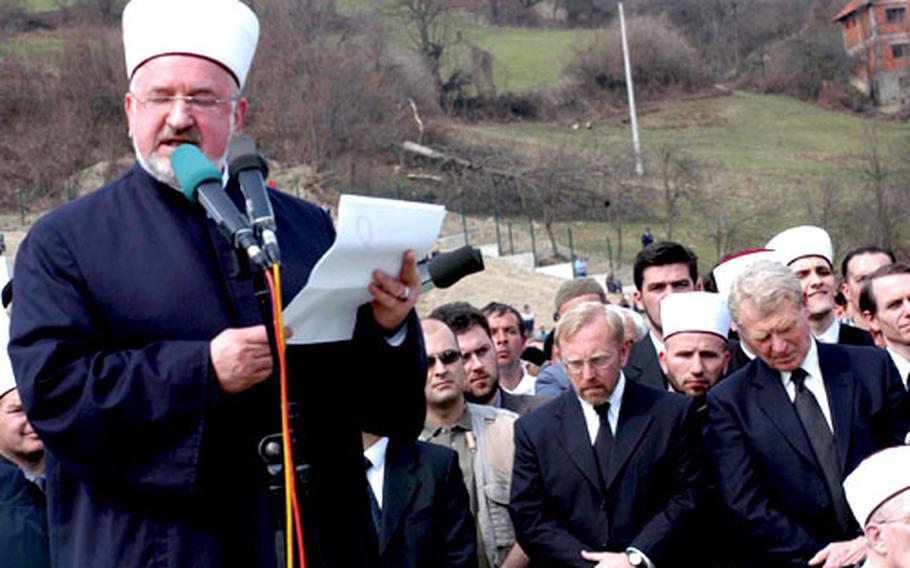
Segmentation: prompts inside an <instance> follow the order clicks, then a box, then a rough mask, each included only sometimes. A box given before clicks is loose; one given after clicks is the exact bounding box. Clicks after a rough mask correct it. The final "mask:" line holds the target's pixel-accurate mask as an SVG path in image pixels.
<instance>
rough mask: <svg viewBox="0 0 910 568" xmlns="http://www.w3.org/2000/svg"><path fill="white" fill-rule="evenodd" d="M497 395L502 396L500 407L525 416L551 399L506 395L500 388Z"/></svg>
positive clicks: (524, 395)
mask: <svg viewBox="0 0 910 568" xmlns="http://www.w3.org/2000/svg"><path fill="white" fill-rule="evenodd" d="M499 394H500V395H501V396H502V399H501V403H500V407H501V408H505V409H506V410H511V411H512V412H514V413H515V414H518V415H524V414H527V413H529V412H531V411H532V410H535V409H537V408H540V407H541V406H543V405H545V404H546V403H548V402H550V400H551V397H536V396H530V395H526V394H511V393H507V392H506V391H504V390H503V389H502V387H499Z"/></svg>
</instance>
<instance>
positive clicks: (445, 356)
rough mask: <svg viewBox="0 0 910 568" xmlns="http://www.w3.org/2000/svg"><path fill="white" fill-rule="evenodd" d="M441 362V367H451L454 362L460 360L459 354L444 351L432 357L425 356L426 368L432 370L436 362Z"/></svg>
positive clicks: (448, 350) (450, 350)
mask: <svg viewBox="0 0 910 568" xmlns="http://www.w3.org/2000/svg"><path fill="white" fill-rule="evenodd" d="M437 359H438V360H439V361H441V362H442V364H443V365H451V364H452V363H454V362H455V361H459V360H460V359H461V353H459V352H458V351H455V350H454V349H446V350H445V351H440V352H439V353H434V354H433V355H427V366H428V367H430V368H433V367H435V366H436V360H437Z"/></svg>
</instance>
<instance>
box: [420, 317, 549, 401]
mask: <svg viewBox="0 0 910 568" xmlns="http://www.w3.org/2000/svg"><path fill="white" fill-rule="evenodd" d="M493 305H495V304H493ZM430 317H431V318H433V319H438V320H440V321H442V322H444V323H445V324H446V325H447V326H448V327H449V329H451V330H452V331H453V332H455V336H456V337H457V338H458V348H459V349H460V350H461V357H462V361H463V363H464V368H465V374H466V375H465V397H466V398H467V400H468V401H470V402H473V403H474V404H483V405H489V406H495V407H496V408H505V409H507V410H511V411H512V412H516V413H518V414H519V415H521V414H526V413H528V412H530V411H532V410H534V409H535V408H539V407H540V406H542V405H544V404H546V402H548V401H549V398H537V397H534V396H530V395H527V394H512V393H510V392H509V391H507V390H505V389H504V388H503V387H502V385H501V384H500V366H499V362H498V360H497V356H496V345H495V343H494V342H493V334H492V332H491V330H490V324H489V321H488V320H487V316H485V315H484V314H483V312H481V311H480V310H478V309H477V308H475V307H474V306H472V305H471V304H468V303H467V302H450V303H448V304H443V305H441V306H439V307H437V308H436V309H435V310H433V312H432V313H431V314H430Z"/></svg>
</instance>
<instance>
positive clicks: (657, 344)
mask: <svg viewBox="0 0 910 568" xmlns="http://www.w3.org/2000/svg"><path fill="white" fill-rule="evenodd" d="M648 337H650V338H651V345H653V346H654V351H656V352H657V353H658V354H660V353H663V352H665V351H666V350H667V348H666V347H665V346H664V342H663V341H661V340H660V339H657V334H655V333H654V331H653V330H649V331H648Z"/></svg>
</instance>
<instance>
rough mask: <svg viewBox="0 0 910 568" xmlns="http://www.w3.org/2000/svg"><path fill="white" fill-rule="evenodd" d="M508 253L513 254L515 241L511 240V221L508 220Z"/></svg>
mask: <svg viewBox="0 0 910 568" xmlns="http://www.w3.org/2000/svg"><path fill="white" fill-rule="evenodd" d="M509 254H515V241H514V240H512V221H511V220H510V221H509Z"/></svg>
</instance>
